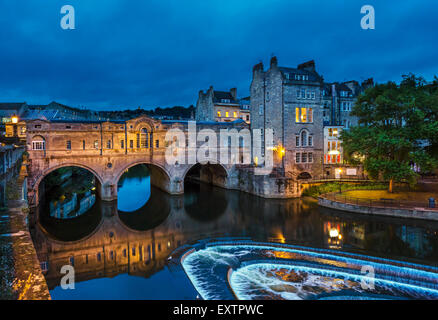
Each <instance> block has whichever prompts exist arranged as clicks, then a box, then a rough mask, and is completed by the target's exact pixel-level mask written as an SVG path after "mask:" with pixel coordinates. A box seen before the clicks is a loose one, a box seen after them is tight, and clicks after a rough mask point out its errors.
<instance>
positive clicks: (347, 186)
mask: <svg viewBox="0 0 438 320" xmlns="http://www.w3.org/2000/svg"><path fill="white" fill-rule="evenodd" d="M386 188H388V185H387V184H384V183H365V184H357V183H338V182H331V183H325V184H320V185H315V186H311V187H309V188H307V189H306V190H304V192H303V196H309V197H318V196H319V195H321V194H325V193H330V192H339V191H341V192H342V191H346V190H385V189H386Z"/></svg>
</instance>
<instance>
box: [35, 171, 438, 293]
mask: <svg viewBox="0 0 438 320" xmlns="http://www.w3.org/2000/svg"><path fill="white" fill-rule="evenodd" d="M129 179H132V180H130V181H135V179H136V178H135V177H132V178H129ZM129 179H128V181H129ZM146 179H147V178H146ZM140 180H141V179H140ZM125 181H127V180H125ZM142 181H145V180H142ZM142 181H140V182H142ZM123 186H126V185H125V184H123ZM119 190H120V189H119ZM119 197H120V193H119ZM132 197H133V194H132V193H130V196H129V198H128V199H129V200H126V198H125V200H124V198H123V197H122V198H119V203H115V202H113V203H106V202H101V201H99V200H96V203H95V205H94V206H93V207H92V208H91V210H89V211H88V212H86V213H85V214H83V215H82V216H81V217H78V218H76V219H69V220H65V221H62V220H59V219H52V220H50V219H49V221H47V219H48V217H47V216H48V215H47V214H40V215H39V216H40V221H39V223H38V221H34V222H33V226H34V227H33V228H32V236H33V239H34V243H35V247H36V250H37V253H38V256H39V259H40V261H41V262H43V264H42V265H43V268H44V269H45V275H46V279H47V281H48V285H49V288H50V289H51V290H52V296H53V298H54V299H56V298H73V297H77V298H101V297H105V298H120V294H121V293H120V291H122V292H123V294H124V297H125V298H132V299H136V298H148V299H149V298H166V297H168V298H176V299H185V298H188V299H194V298H195V297H196V292H195V291H194V289H193V287H192V285H191V284H190V282H189V281H188V280H187V278H186V276H185V274H184V272H182V271H181V269H179V267H177V266H176V265H174V264H173V260H168V257H169V255H170V254H171V253H172V252H173V251H174V250H175V249H177V248H179V247H181V246H183V245H185V244H188V243H194V242H196V241H197V240H200V239H206V238H218V237H246V238H251V239H253V240H258V241H271V242H281V243H290V244H300V245H306V246H311V247H319V248H332V249H338V250H343V251H350V252H359V253H365V254H367V255H374V256H381V257H386V258H394V259H398V260H410V261H416V262H420V263H423V264H434V265H436V264H437V263H438V223H435V222H426V221H411V220H406V219H394V218H384V217H382V218H378V217H370V216H366V215H357V214H348V213H344V212H338V211H334V210H329V209H323V208H319V207H318V206H317V204H316V203H315V202H314V201H313V200H308V199H294V200H287V201H282V200H270V199H262V198H258V197H254V196H251V195H248V194H245V193H242V192H238V191H230V190H224V189H219V188H215V187H211V186H206V185H199V184H196V183H195V184H190V183H189V182H186V193H185V194H184V195H181V196H169V195H168V194H166V193H163V192H161V191H160V190H158V189H156V188H154V187H151V188H150V196H149V198H148V199H149V200H148V201H146V203H145V204H144V205H142V206H141V207H140V208H138V209H135V210H134V211H131V212H126V211H123V212H122V211H121V210H120V209H119V210H118V207H119V208H120V205H123V206H125V205H126V206H127V205H128V203H122V204H121V203H120V202H121V201H127V202H130V201H134V199H132ZM136 203H140V202H136ZM39 210H44V209H39ZM34 216H37V215H34ZM55 220H56V221H55ZM48 222H49V224H48ZM55 222H56V223H55ZM334 230H336V232H335V231H334ZM65 264H74V266H75V271H76V282H77V283H78V286H77V289H76V290H67V291H75V292H74V293H73V292H67V291H65V290H59V289H58V286H59V283H60V279H61V277H62V275H61V274H60V268H61V266H62V265H65ZM130 276H134V277H136V279H137V280H136V281H131V280H130V279H131V277H130ZM98 279H100V280H98ZM96 281H98V282H96ZM79 283H82V284H79ZM98 283H99V284H102V285H101V286H98ZM175 285H178V286H179V287H178V290H177V291H175V287H174V286H175ZM108 286H117V290H116V291H117V292H118V293H117V294H116V293H114V295H111V293H110V292H108V290H107V289H105V288H107V287H108ZM138 287H141V288H143V289H142V290H141V291H139V290H138ZM81 288H82V289H81ZM93 288H94V289H93ZM96 288H101V289H96ZM147 288H160V289H159V290H158V289H147ZM157 290H158V291H157ZM75 295H76V296H75Z"/></svg>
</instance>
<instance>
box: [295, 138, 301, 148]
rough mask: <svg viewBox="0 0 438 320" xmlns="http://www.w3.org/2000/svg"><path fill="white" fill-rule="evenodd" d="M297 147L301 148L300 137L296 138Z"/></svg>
mask: <svg viewBox="0 0 438 320" xmlns="http://www.w3.org/2000/svg"><path fill="white" fill-rule="evenodd" d="M295 146H296V147H299V146H300V136H296V137H295Z"/></svg>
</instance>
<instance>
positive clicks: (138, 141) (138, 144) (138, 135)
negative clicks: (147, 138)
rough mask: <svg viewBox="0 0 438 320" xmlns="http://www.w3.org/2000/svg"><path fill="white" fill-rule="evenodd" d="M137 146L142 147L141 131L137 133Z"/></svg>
mask: <svg viewBox="0 0 438 320" xmlns="http://www.w3.org/2000/svg"><path fill="white" fill-rule="evenodd" d="M137 148H140V133H137Z"/></svg>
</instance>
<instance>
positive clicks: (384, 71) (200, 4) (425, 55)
mask: <svg viewBox="0 0 438 320" xmlns="http://www.w3.org/2000/svg"><path fill="white" fill-rule="evenodd" d="M64 4H66V3H65V1H58V0H52V1H46V2H45V3H44V4H41V1H38V0H29V1H26V5H25V6H23V4H20V3H18V2H15V1H14V2H13V1H9V2H6V1H4V2H2V3H1V4H0V12H2V15H1V17H0V40H1V42H0V43H1V45H0V63H1V66H2V72H1V73H0V100H3V101H14V100H15V101H24V100H25V101H27V102H28V103H48V102H49V101H52V100H57V101H60V102H62V103H65V104H69V105H72V106H78V105H85V106H88V107H92V108H96V109H106V108H117V107H120V108H126V107H131V108H135V107H137V106H144V107H155V106H162V107H166V106H173V105H184V106H188V105H190V104H194V103H196V98H197V92H198V91H199V90H200V89H206V88H208V87H209V86H210V85H214V87H215V88H217V89H223V90H226V89H229V88H230V87H238V92H239V93H240V94H242V95H248V93H249V85H250V81H251V68H252V66H253V65H254V64H255V63H258V62H259V61H260V60H263V61H264V62H265V64H267V62H268V59H269V58H270V56H271V55H272V54H275V55H277V57H278V59H279V63H280V65H284V66H295V65H297V64H299V63H301V62H303V61H305V60H309V59H314V60H315V61H316V63H317V68H318V70H319V72H320V73H321V74H322V75H323V76H324V77H325V79H327V80H329V81H343V80H347V79H348V80H349V79H357V80H363V79H365V78H368V77H375V78H376V79H377V80H378V81H380V82H382V81H387V80H399V79H400V76H401V75H402V74H405V73H408V72H414V73H417V74H422V75H424V76H425V77H426V78H429V79H430V78H432V76H433V75H434V73H435V72H436V71H435V70H436V67H437V63H438V62H437V61H436V57H435V53H436V52H437V49H438V48H437V46H438V44H437V42H436V41H435V38H436V36H435V30H436V28H437V22H436V16H437V11H438V4H434V3H431V2H429V1H426V0H424V1H413V0H407V1H403V2H400V3H398V4H397V5H394V3H391V4H390V3H389V2H382V1H368V2H367V3H366V4H372V5H374V6H375V9H376V30H368V31H364V30H362V29H360V19H361V14H360V8H361V6H362V5H364V4H365V3H363V1H357V0H352V1H348V2H345V1H339V0H335V1H324V0H319V1H316V0H315V1H310V0H309V1H304V0H301V1H291V0H269V1H268V0H259V1H249V0H239V1H230V0H209V1H198V0H178V1H171V0H147V1H140V0H138V1H134V0H130V1H122V0H111V1H110V0H107V1H105V2H100V1H99V2H98V1H89V0H75V1H72V2H71V4H72V5H73V6H74V7H75V11H76V30H62V29H61V28H60V26H59V22H60V19H61V14H60V8H61V7H62V6H63V5H64Z"/></svg>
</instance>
